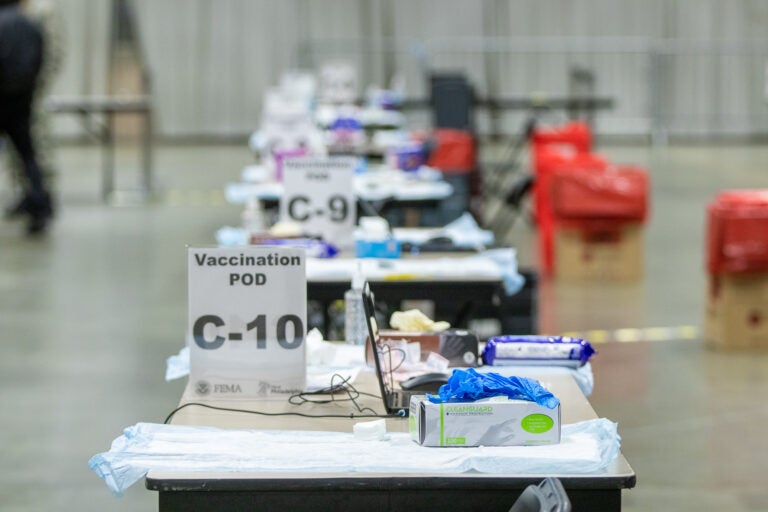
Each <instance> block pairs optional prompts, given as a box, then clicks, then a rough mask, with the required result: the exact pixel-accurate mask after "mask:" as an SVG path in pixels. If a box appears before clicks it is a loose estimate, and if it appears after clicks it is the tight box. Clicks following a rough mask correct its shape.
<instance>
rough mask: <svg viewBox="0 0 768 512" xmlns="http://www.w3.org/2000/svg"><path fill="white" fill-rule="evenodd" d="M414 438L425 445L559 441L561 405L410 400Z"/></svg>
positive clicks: (503, 399) (503, 400)
mask: <svg viewBox="0 0 768 512" xmlns="http://www.w3.org/2000/svg"><path fill="white" fill-rule="evenodd" d="M410 431H411V439H413V440H414V441H415V442H417V443H419V444H420V445H423V446H452V447H456V446H514V445H546V444H557V443H559V442H560V405H558V406H557V407H556V408H554V409H547V408H546V407H542V406H540V405H538V404H536V403H535V402H529V401H526V400H509V399H507V398H506V397H494V398H489V399H484V400H478V401H476V402H459V403H437V404H436V403H432V402H430V401H429V400H427V397H426V396H424V395H418V396H413V397H411V403H410Z"/></svg>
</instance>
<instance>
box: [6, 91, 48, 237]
mask: <svg viewBox="0 0 768 512" xmlns="http://www.w3.org/2000/svg"><path fill="white" fill-rule="evenodd" d="M29 107H30V105H29V103H27V104H24V103H22V102H21V101H20V102H19V103H17V108H13V109H6V110H7V111H6V114H7V115H8V117H7V118H6V120H5V122H4V123H3V124H4V128H5V132H6V134H7V135H8V138H9V139H10V141H11V143H12V144H13V146H14V147H15V149H16V151H17V152H18V154H19V156H20V157H21V160H22V162H23V163H24V173H25V176H24V177H25V181H26V183H24V187H23V188H24V209H25V210H26V212H27V213H28V214H29V215H30V217H31V222H30V225H29V231H30V232H38V231H41V230H43V229H44V228H45V224H46V223H47V221H48V219H49V218H50V217H51V215H52V214H53V208H52V206H51V198H50V195H49V194H48V191H47V190H46V188H45V184H44V183H43V173H42V170H41V169H40V165H39V164H38V162H37V158H36V155H35V147H34V143H33V142H32V136H31V134H30V112H31V110H30V108H29Z"/></svg>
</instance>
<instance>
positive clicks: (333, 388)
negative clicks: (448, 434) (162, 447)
mask: <svg viewBox="0 0 768 512" xmlns="http://www.w3.org/2000/svg"><path fill="white" fill-rule="evenodd" d="M337 380H338V381H339V382H337ZM349 380H350V378H349V377H344V376H342V375H339V374H334V375H332V376H331V382H330V386H329V387H327V388H323V389H320V390H317V391H309V392H304V393H296V394H294V395H291V396H289V397H288V403H290V404H291V405H296V406H301V405H303V404H305V403H315V404H328V403H334V402H352V404H353V405H354V406H355V409H357V411H356V412H351V413H349V414H307V413H303V412H265V411H256V410H251V409H240V408H236V407H221V406H218V405H211V404H207V403H203V402H187V403H185V404H182V405H180V406H178V407H176V408H175V409H173V410H172V411H171V412H170V413H169V414H168V416H166V418H165V420H164V421H163V423H164V424H166V425H167V424H168V423H169V422H170V421H171V419H173V417H174V416H175V415H176V413H178V412H179V411H181V410H182V409H186V408H187V407H192V406H195V407H203V408H205V409H213V410H215V411H226V412H236V413H243V414H255V415H258V416H300V417H302V418H346V419H355V418H404V417H406V411H405V410H400V411H398V412H397V413H396V414H378V413H377V412H376V411H374V410H373V409H371V408H370V407H363V406H361V405H360V404H358V403H357V399H358V398H359V397H360V396H361V395H364V396H370V397H374V398H380V397H379V395H374V394H371V393H365V392H362V391H358V390H357V389H356V388H355V387H354V386H353V385H352V384H351V383H350V382H349ZM340 392H345V393H346V394H347V398H335V396H334V395H335V394H336V393H340ZM318 395H330V398H329V399H325V400H315V399H312V398H311V397H313V396H318Z"/></svg>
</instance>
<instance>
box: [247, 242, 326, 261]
mask: <svg viewBox="0 0 768 512" xmlns="http://www.w3.org/2000/svg"><path fill="white" fill-rule="evenodd" d="M258 245H281V246H283V247H301V248H303V249H305V250H306V251H307V256H308V257H310V258H333V257H334V256H336V255H337V254H339V249H338V247H336V246H335V245H333V244H329V243H328V242H323V241H322V240H315V239H313V238H285V239H274V240H261V241H259V243H258Z"/></svg>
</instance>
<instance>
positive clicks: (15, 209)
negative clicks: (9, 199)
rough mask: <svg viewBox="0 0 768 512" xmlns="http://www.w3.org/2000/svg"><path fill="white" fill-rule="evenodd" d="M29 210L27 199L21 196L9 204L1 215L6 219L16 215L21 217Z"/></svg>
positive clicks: (14, 217) (13, 217)
mask: <svg viewBox="0 0 768 512" xmlns="http://www.w3.org/2000/svg"><path fill="white" fill-rule="evenodd" d="M28 211H29V200H28V199H27V197H26V196H25V197H22V198H21V199H19V200H18V201H16V202H15V203H13V204H12V205H11V206H9V207H8V208H6V209H5V212H4V213H3V216H4V217H5V218H6V219H7V220H11V219H16V218H18V217H21V216H22V215H24V214H25V213H28Z"/></svg>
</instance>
